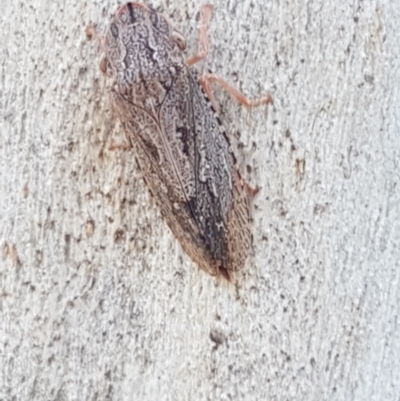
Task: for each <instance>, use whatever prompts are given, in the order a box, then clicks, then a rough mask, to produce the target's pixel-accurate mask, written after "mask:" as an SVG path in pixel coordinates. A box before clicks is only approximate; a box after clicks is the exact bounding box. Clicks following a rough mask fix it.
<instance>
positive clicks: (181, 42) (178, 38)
mask: <svg viewBox="0 0 400 401" xmlns="http://www.w3.org/2000/svg"><path fill="white" fill-rule="evenodd" d="M172 40H173V41H174V42H175V43H176V44H177V45H178V47H179V48H180V49H181V50H185V48H186V41H185V38H184V37H183V35H182V34H180V33H179V32H177V31H173V32H172Z"/></svg>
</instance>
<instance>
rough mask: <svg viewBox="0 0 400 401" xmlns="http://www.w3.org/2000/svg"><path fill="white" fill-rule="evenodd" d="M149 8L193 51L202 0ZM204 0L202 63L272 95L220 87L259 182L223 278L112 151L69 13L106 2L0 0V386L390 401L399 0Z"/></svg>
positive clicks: (243, 156)
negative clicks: (230, 276) (231, 270)
mask: <svg viewBox="0 0 400 401" xmlns="http://www.w3.org/2000/svg"><path fill="white" fill-rule="evenodd" d="M154 5H162V7H163V9H164V10H165V11H166V13H167V14H169V15H170V16H171V18H172V19H173V20H174V21H175V22H176V25H177V26H178V27H179V28H180V29H181V30H182V31H183V32H184V33H185V35H186V36H187V38H188V55H189V54H193V53H194V52H195V50H196V48H197V38H198V32H197V30H196V26H197V24H198V11H199V8H200V6H199V4H198V2H197V1H192V0H189V1H182V0H176V1H167V0H165V1H164V2H156V1H154ZM214 6H215V9H214V12H213V18H212V21H211V28H210V37H211V45H212V51H211V54H210V56H209V58H208V60H207V61H206V62H205V63H204V64H203V67H204V68H206V69H211V70H212V71H214V72H217V73H218V74H220V75H221V76H223V77H224V78H225V79H227V80H228V81H230V82H232V83H234V84H235V85H236V86H237V87H238V88H240V89H241V90H242V91H244V93H245V94H247V95H248V96H249V97H257V96H260V95H264V94H265V93H266V92H267V91H271V93H272V95H273V98H274V101H275V104H274V106H273V107H272V108H268V109H266V108H260V109H257V110H254V111H253V112H252V113H251V114H249V113H248V112H246V111H245V110H243V109H242V108H241V107H240V106H239V105H237V104H236V103H235V102H233V101H232V100H231V99H230V98H229V96H228V95H227V94H225V93H223V92H222V91H221V90H220V89H218V88H216V91H215V92H216V98H217V100H218V102H219V103H220V104H221V115H222V117H223V119H224V121H225V123H226V127H227V129H228V132H229V134H230V135H231V137H232V138H233V143H234V147H235V148H236V149H238V148H239V149H238V151H237V152H236V153H237V154H238V155H239V156H240V157H239V160H240V163H241V167H242V170H243V171H244V172H245V173H246V177H247V178H248V179H249V181H251V182H252V183H253V184H256V185H259V186H260V187H261V191H260V193H259V195H258V196H257V198H256V200H255V204H254V224H253V227H254V250H253V255H252V257H251V258H250V259H249V260H248V263H247V265H246V268H245V269H244V270H243V271H242V272H241V273H240V274H239V275H238V277H237V280H238V287H237V288H234V287H229V286H227V285H225V284H221V283H219V282H217V281H216V280H215V279H213V278H212V277H209V276H207V275H206V274H204V273H203V272H201V271H198V269H197V268H196V266H195V265H194V264H193V263H192V262H191V261H190V259H189V258H188V257H187V256H186V255H185V254H183V252H182V250H181V248H180V246H179V244H178V243H177V242H176V240H175V239H174V238H173V236H172V235H171V233H170V232H169V230H168V229H167V228H166V226H165V225H164V223H163V221H162V219H161V217H160V215H159V213H158V211H157V210H156V209H155V207H154V205H153V204H152V202H151V200H150V198H149V196H148V195H147V193H146V191H145V188H144V184H143V182H142V181H141V180H140V178H139V177H138V175H137V174H136V173H135V164H134V161H133V160H132V154H131V153H130V152H129V151H127V152H119V151H114V152H113V151H109V150H108V147H109V143H110V139H111V138H110V135H111V136H113V137H114V138H115V140H118V127H117V126H116V125H115V124H113V122H112V119H111V113H110V111H109V106H108V104H107V101H106V99H105V98H104V96H103V89H104V81H103V80H102V79H101V76H100V73H99V71H98V68H97V65H98V58H97V56H96V52H95V45H94V43H91V42H88V41H87V39H86V37H85V33H84V29H85V27H86V25H87V24H88V23H89V22H96V23H98V25H99V27H100V29H102V28H104V27H105V25H106V24H107V21H108V20H109V17H110V15H111V14H112V13H113V12H114V11H115V10H116V8H117V4H116V3H114V2H112V1H107V0H98V1H93V2H91V1H90V2H82V1H66V2H61V1H54V2H50V1H45V0H31V1H29V2H26V1H20V0H15V1H7V2H4V4H3V5H2V9H1V14H0V22H1V24H0V26H1V31H0V51H1V54H0V66H1V67H0V68H1V69H0V72H1V74H0V82H1V83H0V158H1V159H0V246H1V251H2V252H1V254H0V400H2V401H6V400H7V401H8V400H18V401H21V400H80V401H81V400H93V401H94V400H98V401H100V400H171V401H177V400H249V401H254V400H307V401H311V400H316V401H321V400H329V401H332V400H340V401H342V400H352V401H354V400H368V401H371V400H377V401H381V400H399V398H400V368H399V360H400V330H399V308H400V306H399V304H400V290H399V288H400V282H399V281H400V270H399V269H400V266H399V264H400V262H399V260H400V249H399V243H400V218H399V217H400V179H399V168H400V122H399V121H400V107H399V104H400V89H399V88H400V58H399V57H400V30H399V29H398V27H399V21H400V3H399V2H398V1H391V0H382V1H373V0H372V1H369V2H354V1H346V0H344V1H341V2H327V1H323V0H316V1H314V2H310V1H308V2H307V1H298V0H297V1H283V2H282V1H269V0H258V1H256V0H253V1H251V0H243V1H239V0H231V1H228V0H226V1H219V2H215V3H214ZM302 160H304V161H305V165H304V169H303V168H302V163H303V162H302ZM88 222H90V223H88ZM92 222H93V223H92ZM93 229H94V231H93V235H91V234H92V232H91V231H92V230H93Z"/></svg>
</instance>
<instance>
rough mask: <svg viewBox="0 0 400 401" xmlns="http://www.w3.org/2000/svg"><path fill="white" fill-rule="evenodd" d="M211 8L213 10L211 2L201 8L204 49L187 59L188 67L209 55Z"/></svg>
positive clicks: (201, 39)
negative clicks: (208, 34)
mask: <svg viewBox="0 0 400 401" xmlns="http://www.w3.org/2000/svg"><path fill="white" fill-rule="evenodd" d="M211 10H212V6H211V4H205V5H204V6H203V7H202V8H201V24H200V41H201V44H202V47H203V49H202V50H201V51H200V52H199V53H197V54H195V55H194V56H192V57H190V58H189V59H187V60H186V64H187V65H188V67H191V66H192V65H193V64H196V63H198V62H199V61H201V60H203V59H204V58H205V57H207V54H208V49H209V44H208V36H207V26H208V21H209V19H210V14H211Z"/></svg>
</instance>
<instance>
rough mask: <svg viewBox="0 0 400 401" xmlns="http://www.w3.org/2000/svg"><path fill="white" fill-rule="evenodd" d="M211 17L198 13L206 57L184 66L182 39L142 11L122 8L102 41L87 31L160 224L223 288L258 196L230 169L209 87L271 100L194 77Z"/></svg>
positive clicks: (246, 239) (240, 254) (244, 246)
mask: <svg viewBox="0 0 400 401" xmlns="http://www.w3.org/2000/svg"><path fill="white" fill-rule="evenodd" d="M210 13H211V6H210V5H206V6H204V7H203V9H202V23H201V27H200V32H201V41H202V45H203V49H202V50H201V51H200V52H199V53H198V54H197V55H195V56H193V57H190V58H189V59H188V60H185V59H184V56H183V50H184V49H185V39H184V37H183V36H182V34H181V33H180V32H178V31H177V30H176V29H175V28H174V27H173V26H172V24H171V23H170V22H169V20H168V19H167V18H166V17H164V16H163V15H162V14H161V13H159V12H158V11H156V10H154V9H153V8H151V7H150V6H148V5H145V4H142V3H127V4H125V5H124V6H122V7H120V8H119V9H118V11H117V12H116V14H115V16H114V17H113V19H112V21H111V24H110V26H109V29H108V31H107V33H106V35H105V36H103V37H101V36H98V35H97V34H96V32H95V29H94V28H93V27H92V26H89V27H88V29H87V33H88V35H89V36H92V37H93V36H95V37H97V39H98V40H99V43H100V48H101V51H102V58H101V61H100V69H101V71H102V72H103V73H104V74H105V76H106V77H107V79H108V88H109V92H110V93H109V94H110V96H111V103H112V107H113V110H114V113H115V115H116V117H117V118H118V119H119V120H120V122H121V125H122V127H123V130H124V132H125V135H126V139H127V141H128V142H129V144H130V146H131V147H132V148H133V151H134V153H135V156H136V160H137V164H138V167H139V169H140V171H141V174H142V176H143V179H144V181H145V183H146V185H147V187H148V189H149V191H150V193H151V195H152V197H153V198H154V200H155V203H156V204H157V206H158V208H159V209H160V211H161V214H162V216H163V218H164V219H165V221H166V223H167V224H168V226H169V227H170V229H171V231H172V232H173V234H174V235H175V236H176V238H177V239H178V240H179V242H180V244H181V245H182V248H183V249H184V251H185V252H186V253H187V254H188V255H189V256H190V257H191V258H192V259H193V260H194V261H195V262H197V264H198V265H199V266H200V268H202V269H203V270H205V271H206V272H208V273H210V274H211V275H214V276H221V275H222V276H223V277H225V278H227V279H228V280H229V279H231V277H232V273H233V272H235V271H237V270H238V269H240V268H241V267H242V266H243V265H244V262H245V260H246V258H247V256H248V253H249V249H250V241H251V233H250V223H249V222H250V205H251V198H252V196H254V193H255V192H256V190H255V189H253V188H251V187H250V185H248V184H247V183H246V182H245V181H244V180H243V179H242V177H241V175H240V173H239V170H238V168H237V167H236V159H235V156H234V154H233V153H232V151H231V150H230V143H229V140H228V138H227V136H226V133H225V131H224V129H223V127H222V125H221V121H220V119H219V117H218V115H217V114H216V111H215V108H214V106H213V97H212V93H211V90H210V84H211V83H212V82H217V83H219V84H220V85H222V86H223V87H224V88H225V89H226V90H228V92H230V93H231V94H232V95H233V96H234V97H236V98H237V99H238V100H239V101H241V102H242V103H243V104H244V105H245V106H247V107H252V106H256V105H259V104H267V103H272V99H271V97H270V96H269V95H268V96H266V97H264V98H261V99H259V100H256V101H253V102H252V101H250V100H248V99H247V98H246V97H245V96H244V95H242V94H241V93H239V92H238V91H237V90H235V89H234V88H232V87H231V86H229V85H228V84H227V83H226V82H225V81H223V80H222V79H221V78H219V77H218V76H216V75H207V76H201V77H197V76H196V75H195V74H194V73H193V72H192V71H191V70H190V67H191V66H192V65H193V64H195V63H197V62H198V61H200V60H202V59H203V58H204V57H205V56H206V54H207V52H208V38H207V32H206V29H207V22H208V19H209V16H210Z"/></svg>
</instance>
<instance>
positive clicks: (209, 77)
mask: <svg viewBox="0 0 400 401" xmlns="http://www.w3.org/2000/svg"><path fill="white" fill-rule="evenodd" d="M198 79H199V82H200V84H201V86H202V87H203V89H204V91H205V92H206V93H207V96H208V97H209V98H210V100H213V99H214V97H213V95H212V92H211V87H210V84H211V83H212V82H216V83H218V84H219V85H221V86H222V87H223V88H224V89H225V90H226V91H227V92H228V93H229V94H230V95H231V96H232V97H234V98H235V99H236V100H237V101H238V102H239V103H241V104H242V105H243V106H245V107H246V108H247V109H251V108H253V107H257V106H260V105H262V104H273V102H274V101H273V100H272V97H271V95H270V94H268V95H267V96H264V97H261V98H259V99H255V100H250V99H249V98H247V97H246V96H245V95H243V93H241V92H239V91H238V90H237V89H235V88H234V87H233V86H231V85H230V84H228V83H227V82H226V81H224V80H223V79H222V78H221V77H219V76H218V75H215V74H206V75H201V76H200V77H199V78H198Z"/></svg>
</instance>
